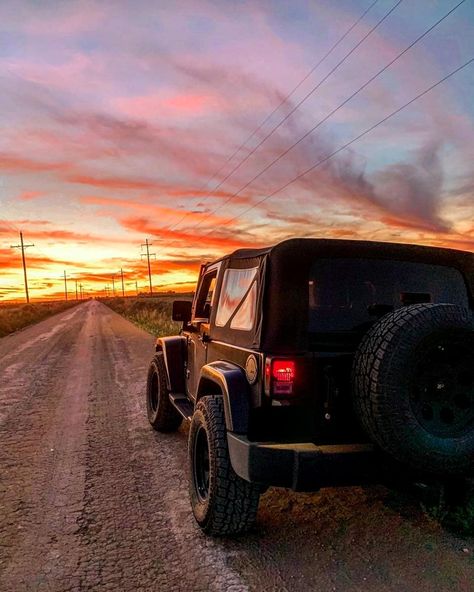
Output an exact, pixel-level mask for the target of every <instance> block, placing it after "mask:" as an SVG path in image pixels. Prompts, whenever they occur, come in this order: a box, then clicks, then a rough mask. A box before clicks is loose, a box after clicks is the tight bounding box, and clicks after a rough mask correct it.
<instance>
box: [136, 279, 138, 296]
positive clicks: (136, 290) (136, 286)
mask: <svg viewBox="0 0 474 592" xmlns="http://www.w3.org/2000/svg"><path fill="white" fill-rule="evenodd" d="M135 290H136V291H137V296H138V282H137V280H135Z"/></svg>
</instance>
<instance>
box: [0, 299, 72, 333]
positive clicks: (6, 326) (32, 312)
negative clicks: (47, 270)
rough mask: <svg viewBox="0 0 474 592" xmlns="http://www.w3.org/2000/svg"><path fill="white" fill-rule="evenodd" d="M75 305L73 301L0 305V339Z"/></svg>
mask: <svg viewBox="0 0 474 592" xmlns="http://www.w3.org/2000/svg"><path fill="white" fill-rule="evenodd" d="M76 304H78V302H76V301H75V300H73V301H70V302H64V301H61V302H39V303H35V304H2V305H0V337H5V335H9V334H10V333H14V332H15V331H18V329H23V327H27V326H28V325H31V324H33V323H37V322H38V321H42V320H43V319H45V318H47V317H50V316H51V315H54V314H56V313H58V312H61V311H63V310H66V309H67V308H71V307H72V306H76Z"/></svg>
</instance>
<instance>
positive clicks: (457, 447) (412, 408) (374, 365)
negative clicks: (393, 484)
mask: <svg viewBox="0 0 474 592" xmlns="http://www.w3.org/2000/svg"><path fill="white" fill-rule="evenodd" d="M353 394H354V403H355V408H356V413H357V415H358V417H359V418H360V421H361V423H362V425H363V427H364V428H365V430H366V432H367V433H368V435H369V436H370V437H371V439H372V440H373V441H374V442H375V443H376V444H377V445H378V446H379V447H380V448H381V449H382V450H383V451H384V452H386V453H388V454H389V455H391V456H393V457H394V458H396V459H397V460H398V461H400V462H402V463H405V464H407V465H409V466H411V467H413V468H416V469H421V470H423V471H427V472H429V473H435V474H437V475H466V474H469V475H470V474H473V473H474V320H473V315H472V313H471V311H469V310H467V309H465V308H462V307H460V306H455V305H452V304H414V305H412V306H405V307H403V308H400V309H398V310H396V311H395V312H392V313H389V314H387V315H385V316H384V317H382V318H381V319H380V320H379V321H378V322H377V323H376V324H375V325H373V326H372V327H371V329H370V330H369V331H368V333H367V334H366V335H365V337H364V338H363V340H362V342H361V344H360V346H359V348H358V350H357V352H356V355H355V359H354V366H353Z"/></svg>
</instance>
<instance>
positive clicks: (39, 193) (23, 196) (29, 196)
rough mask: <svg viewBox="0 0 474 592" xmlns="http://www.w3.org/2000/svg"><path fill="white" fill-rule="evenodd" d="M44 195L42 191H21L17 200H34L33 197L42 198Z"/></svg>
mask: <svg viewBox="0 0 474 592" xmlns="http://www.w3.org/2000/svg"><path fill="white" fill-rule="evenodd" d="M43 195H45V192H44V191H23V192H22V193H21V194H20V195H19V196H18V199H21V200H22V201H28V200H30V199H35V197H42V196H43Z"/></svg>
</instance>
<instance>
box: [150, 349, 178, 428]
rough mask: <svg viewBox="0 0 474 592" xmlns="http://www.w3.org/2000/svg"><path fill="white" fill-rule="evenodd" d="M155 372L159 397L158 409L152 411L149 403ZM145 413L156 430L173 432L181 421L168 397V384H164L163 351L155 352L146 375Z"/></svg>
mask: <svg viewBox="0 0 474 592" xmlns="http://www.w3.org/2000/svg"><path fill="white" fill-rule="evenodd" d="M154 372H156V373H157V375H158V381H159V389H160V398H159V402H158V409H157V411H156V413H153V412H152V411H151V409H150V405H149V397H150V389H151V384H152V383H151V377H152V375H153V373H154ZM146 388H147V414H148V421H149V422H150V424H151V426H152V427H153V429H154V430H156V431H158V432H175V431H176V430H177V429H178V428H179V426H180V425H181V423H182V421H183V417H182V415H180V413H179V412H178V411H177V410H176V409H175V408H174V406H173V404H172V403H171V401H170V399H169V396H168V395H169V391H168V386H167V384H166V368H165V362H164V358H163V352H157V353H156V354H155V355H154V356H153V359H152V361H151V363H150V366H149V368H148V376H147V386H146Z"/></svg>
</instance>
